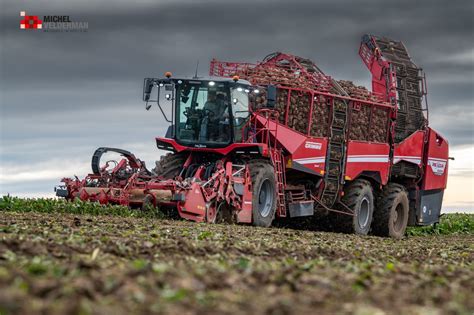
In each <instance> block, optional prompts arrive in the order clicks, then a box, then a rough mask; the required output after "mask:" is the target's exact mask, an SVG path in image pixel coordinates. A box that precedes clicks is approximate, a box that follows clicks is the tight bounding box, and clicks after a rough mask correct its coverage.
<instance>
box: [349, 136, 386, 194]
mask: <svg viewBox="0 0 474 315" xmlns="http://www.w3.org/2000/svg"><path fill="white" fill-rule="evenodd" d="M389 152H390V146H389V145H388V144H385V143H370V142H361V141H349V142H348V145H347V160H346V161H347V162H346V173H345V176H346V178H347V179H348V180H353V179H355V178H357V177H358V176H359V175H360V174H361V173H362V172H364V171H372V172H377V173H379V175H380V180H381V182H382V184H383V185H385V184H386V183H387V181H388V174H389V168H390V159H389Z"/></svg>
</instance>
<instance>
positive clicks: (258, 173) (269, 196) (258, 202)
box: [249, 160, 277, 227]
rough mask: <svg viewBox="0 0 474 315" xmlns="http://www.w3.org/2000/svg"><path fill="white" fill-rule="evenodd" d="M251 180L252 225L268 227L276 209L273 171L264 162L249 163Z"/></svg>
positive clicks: (271, 167) (269, 165)
mask: <svg viewBox="0 0 474 315" xmlns="http://www.w3.org/2000/svg"><path fill="white" fill-rule="evenodd" d="M249 168H250V176H251V178H252V224H253V225H255V226H262V227H269V226H270V225H271V224H272V222H273V219H274V218H275V211H276V207H277V194H276V181H275V170H274V168H273V166H272V165H271V164H270V163H269V162H267V161H264V160H257V161H251V162H250V163H249Z"/></svg>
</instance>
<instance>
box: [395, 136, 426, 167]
mask: <svg viewBox="0 0 474 315" xmlns="http://www.w3.org/2000/svg"><path fill="white" fill-rule="evenodd" d="M424 138H425V131H423V130H420V131H417V132H415V133H413V134H412V135H411V136H409V137H408V138H406V139H405V140H403V141H402V142H400V143H397V144H395V150H394V154H393V164H397V163H398V162H400V161H407V162H410V163H413V164H416V165H418V166H421V162H422V159H423V148H424V146H423V142H424Z"/></svg>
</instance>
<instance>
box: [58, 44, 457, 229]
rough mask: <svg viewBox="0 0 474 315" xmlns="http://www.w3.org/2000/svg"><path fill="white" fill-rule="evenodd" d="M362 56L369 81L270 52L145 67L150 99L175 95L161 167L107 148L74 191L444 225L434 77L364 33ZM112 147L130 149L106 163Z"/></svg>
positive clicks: (204, 211) (337, 220)
mask: <svg viewBox="0 0 474 315" xmlns="http://www.w3.org/2000/svg"><path fill="white" fill-rule="evenodd" d="M359 54H360V56H361V58H362V60H363V61H364V63H365V64H366V66H367V67H368V69H369V71H370V72H371V74H372V92H369V91H368V90H367V89H365V88H363V87H357V86H355V85H353V84H352V82H349V81H336V80H334V79H332V78H331V77H329V76H327V75H325V74H324V73H323V72H322V71H321V70H320V69H319V68H318V67H317V66H316V65H315V64H314V63H313V62H312V61H310V60H308V59H304V58H301V57H297V56H293V55H288V54H284V53H274V54H271V55H269V56H267V57H266V58H265V59H264V60H263V61H261V62H259V63H257V64H250V63H235V62H222V61H217V60H212V61H211V66H210V76H209V77H206V78H198V77H193V78H173V77H171V74H170V73H167V75H166V77H165V78H161V79H160V78H148V79H145V82H144V100H145V101H146V102H147V109H148V108H149V106H148V102H151V101H152V100H151V99H150V98H151V95H152V92H153V91H155V90H156V91H157V97H156V100H155V101H156V102H157V103H158V106H159V108H160V109H161V111H162V112H163V114H164V115H165V111H164V110H163V108H162V106H164V105H165V104H169V105H170V108H171V118H168V117H167V116H166V115H165V118H166V120H167V121H169V122H170V123H171V126H170V127H169V129H168V132H167V134H166V136H165V137H162V138H156V142H157V146H158V148H160V149H164V150H168V151H170V152H171V153H170V154H168V155H166V156H164V157H162V159H161V160H160V161H158V162H156V167H155V168H154V169H153V170H151V171H150V170H148V169H147V168H146V167H145V164H144V163H143V162H142V161H140V160H139V159H137V158H135V156H134V155H133V154H131V153H130V152H128V151H124V150H120V149H113V148H99V149H97V150H96V152H95V153H94V156H93V158H92V169H93V173H92V174H89V175H88V176H87V177H86V178H85V179H82V180H79V179H77V178H76V179H70V178H64V179H63V180H62V181H63V182H64V185H63V186H61V187H59V188H57V195H58V196H61V197H65V198H67V199H69V200H72V199H75V198H80V199H81V200H89V201H98V202H100V203H102V204H107V203H113V204H122V205H129V206H139V207H142V208H143V209H146V208H149V207H150V206H152V207H156V206H160V208H162V209H169V210H170V211H175V212H176V213H177V214H178V215H179V216H180V217H181V218H184V219H188V220H192V221H197V222H203V221H206V222H216V221H233V222H237V223H252V224H254V225H258V226H270V225H271V224H272V222H273V220H274V219H275V218H295V217H311V218H313V219H314V220H323V217H327V218H329V221H328V222H333V224H334V225H336V226H340V227H341V228H344V229H346V230H347V229H350V230H352V231H353V232H355V233H358V234H367V233H369V232H373V233H374V234H378V235H384V236H391V237H395V238H400V237H402V236H403V235H404V232H405V229H406V226H407V225H426V224H432V223H435V222H438V220H439V216H440V211H441V205H442V198H443V192H444V189H445V188H446V181H447V164H448V143H447V141H446V139H444V138H443V137H442V136H441V135H440V134H439V133H437V132H436V131H435V130H433V129H432V128H430V127H428V109H427V103H426V83H425V76H424V74H423V73H422V71H421V69H420V68H418V67H417V66H416V65H415V64H414V63H413V62H412V61H411V59H410V57H409V55H408V53H407V51H406V49H405V47H404V45H403V44H402V43H401V42H396V41H393V40H390V39H387V38H379V37H376V36H372V35H365V36H364V37H363V39H362V43H361V46H360V50H359ZM107 151H113V152H116V153H119V154H121V155H123V156H124V158H123V159H122V160H121V161H119V162H113V163H114V166H113V167H110V164H111V162H110V161H109V162H107V163H106V164H105V165H100V159H101V157H102V155H103V154H105V153H107Z"/></svg>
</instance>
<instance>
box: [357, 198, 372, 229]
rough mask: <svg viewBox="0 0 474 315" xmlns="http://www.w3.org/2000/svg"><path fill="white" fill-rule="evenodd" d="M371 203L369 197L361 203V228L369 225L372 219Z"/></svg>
mask: <svg viewBox="0 0 474 315" xmlns="http://www.w3.org/2000/svg"><path fill="white" fill-rule="evenodd" d="M369 209H370V201H369V199H368V198H367V197H364V199H362V201H361V203H360V209H359V215H358V218H357V220H358V222H359V226H360V227H361V228H365V227H366V226H367V224H368V223H369V217H370V211H369Z"/></svg>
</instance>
